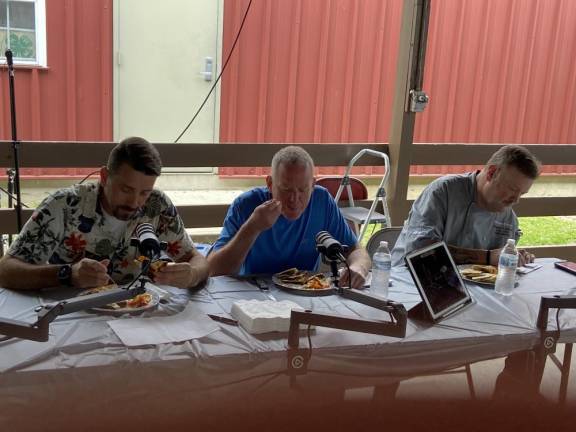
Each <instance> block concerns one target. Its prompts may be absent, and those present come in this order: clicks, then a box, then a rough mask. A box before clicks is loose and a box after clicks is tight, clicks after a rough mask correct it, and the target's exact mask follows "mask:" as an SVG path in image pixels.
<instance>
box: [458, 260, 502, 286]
mask: <svg viewBox="0 0 576 432" xmlns="http://www.w3.org/2000/svg"><path fill="white" fill-rule="evenodd" d="M460 273H461V274H462V276H463V277H464V279H468V280H471V281H473V282H482V283H489V284H493V283H496V278H497V277H498V268H497V267H494V266H491V265H476V264H475V265H473V266H471V267H469V268H466V269H464V270H461V271H460Z"/></svg>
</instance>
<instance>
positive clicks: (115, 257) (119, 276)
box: [0, 137, 208, 289]
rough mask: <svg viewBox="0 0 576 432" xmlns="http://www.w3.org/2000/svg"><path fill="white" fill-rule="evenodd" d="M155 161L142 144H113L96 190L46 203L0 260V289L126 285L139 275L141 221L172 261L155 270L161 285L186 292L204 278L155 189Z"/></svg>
mask: <svg viewBox="0 0 576 432" xmlns="http://www.w3.org/2000/svg"><path fill="white" fill-rule="evenodd" d="M161 168H162V163H161V161H160V155H159V154H158V151H157V150H156V148H154V146H153V145H152V144H150V143H149V142H148V141H146V140H144V139H143V138H137V137H133V138H127V139H125V140H124V141H122V142H121V143H120V144H118V145H117V146H116V147H114V149H113V150H112V152H111V153H110V156H109V158H108V163H107V166H106V167H102V168H101V170H100V181H99V182H98V183H97V184H86V185H75V186H73V187H71V188H66V189H62V190H59V191H57V192H56V193H54V194H53V195H51V196H49V197H48V198H46V199H45V200H44V201H43V202H42V204H40V206H39V207H38V208H37V209H36V211H35V212H34V214H33V215H32V217H31V218H30V220H29V221H28V222H27V223H26V225H25V226H24V228H23V229H22V232H21V233H20V235H19V236H18V238H17V239H16V241H15V242H14V243H13V244H12V246H11V247H10V250H9V251H8V253H7V255H6V256H4V257H3V258H2V260H0V285H1V286H3V287H5V288H11V289H39V288H46V287H52V286H59V285H68V286H73V287H76V288H90V287H95V286H101V285H106V284H107V283H110V278H112V279H113V280H114V281H115V282H117V283H119V284H126V283H129V282H131V281H132V280H133V279H134V278H135V277H136V276H137V275H138V273H139V272H140V263H138V262H137V261H135V260H136V258H138V256H139V253H138V250H137V248H136V247H134V246H131V245H130V239H131V238H132V237H135V232H134V231H135V229H136V227H137V226H138V225H139V224H141V223H149V224H151V225H152V226H153V227H154V228H155V231H156V234H157V236H158V239H159V240H160V241H165V242H166V243H167V244H168V248H167V251H166V252H167V254H168V255H169V256H170V257H171V258H172V259H173V260H174V263H170V264H168V265H167V266H165V267H163V268H162V269H160V270H159V271H157V272H155V274H154V280H155V282H157V283H159V284H164V285H173V286H177V287H181V288H190V287H194V286H196V285H198V284H199V283H200V282H202V281H204V280H205V279H206V278H207V277H208V264H207V262H206V260H205V259H204V257H203V256H202V255H201V254H200V253H199V252H198V251H196V249H195V248H194V245H193V243H192V240H191V238H190V236H189V235H188V234H187V233H186V231H185V230H184V225H183V223H182V220H181V219H180V216H179V215H178V213H177V211H176V208H175V207H174V205H173V204H172V202H171V201H170V199H169V198H168V197H167V196H166V195H165V194H164V193H162V192H160V191H158V190H154V189H153V188H154V183H155V182H156V179H157V178H158V176H159V175H160V171H161Z"/></svg>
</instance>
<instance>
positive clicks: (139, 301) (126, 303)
mask: <svg viewBox="0 0 576 432" xmlns="http://www.w3.org/2000/svg"><path fill="white" fill-rule="evenodd" d="M114 288H118V285H116V284H110V285H103V286H100V287H96V288H91V289H89V290H86V291H84V292H82V293H80V294H79V295H88V294H96V293H100V292H104V291H108V290H111V289H114ZM151 301H152V296H151V295H150V294H148V293H144V294H138V295H137V296H136V297H134V298H131V299H128V300H122V301H119V302H116V303H110V304H107V305H104V306H98V308H99V309H112V310H118V309H135V308H141V307H144V306H148V305H149V304H150V302H151Z"/></svg>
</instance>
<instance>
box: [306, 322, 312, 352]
mask: <svg viewBox="0 0 576 432" xmlns="http://www.w3.org/2000/svg"><path fill="white" fill-rule="evenodd" d="M311 328H312V324H308V329H307V330H306V336H307V337H308V358H310V357H312V337H311V336H310V329H311Z"/></svg>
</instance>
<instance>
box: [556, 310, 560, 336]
mask: <svg viewBox="0 0 576 432" xmlns="http://www.w3.org/2000/svg"><path fill="white" fill-rule="evenodd" d="M559 314H560V308H558V309H556V332H557V334H556V341H558V340H560V320H559V318H558V315H559Z"/></svg>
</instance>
